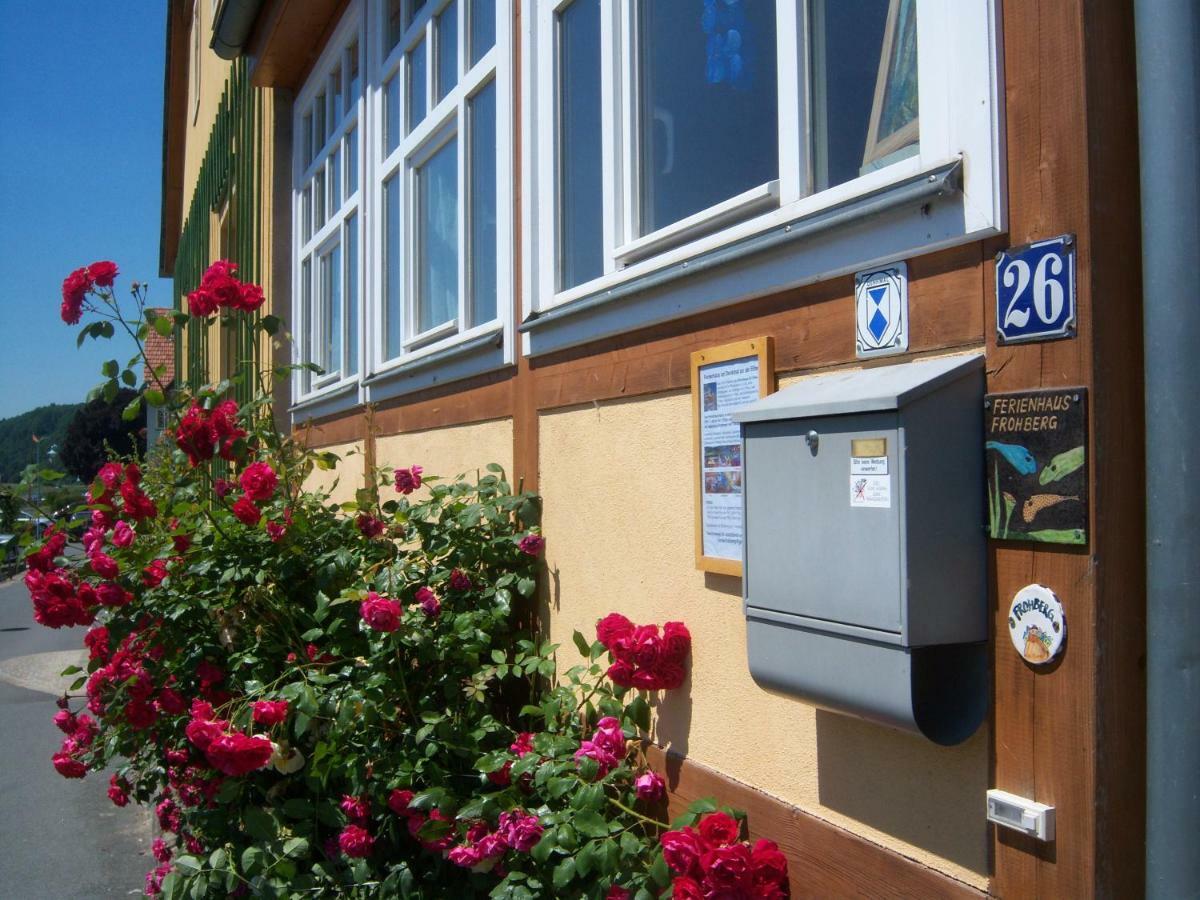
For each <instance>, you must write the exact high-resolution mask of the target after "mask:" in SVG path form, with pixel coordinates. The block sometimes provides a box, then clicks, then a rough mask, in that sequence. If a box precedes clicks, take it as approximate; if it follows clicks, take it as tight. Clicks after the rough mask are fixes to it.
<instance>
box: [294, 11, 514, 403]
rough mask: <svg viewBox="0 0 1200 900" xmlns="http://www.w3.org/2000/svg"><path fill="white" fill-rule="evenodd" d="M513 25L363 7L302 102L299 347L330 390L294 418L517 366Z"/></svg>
mask: <svg viewBox="0 0 1200 900" xmlns="http://www.w3.org/2000/svg"><path fill="white" fill-rule="evenodd" d="M511 18H512V11H511V8H510V7H509V5H508V4H504V3H500V4H498V3H497V2H496V0H357V2H354V3H351V5H350V7H349V8H348V10H347V12H346V14H345V16H344V18H343V20H342V22H341V23H340V24H339V26H338V28H337V29H336V31H335V33H334V36H333V38H332V39H331V41H330V43H329V45H328V46H327V47H326V49H325V51H324V53H323V54H322V57H321V60H320V61H319V62H318V64H317V65H316V67H314V69H313V73H312V75H310V77H309V79H308V81H307V83H306V84H305V86H304V88H303V89H302V90H301V92H300V94H299V97H298V100H297V103H296V107H295V123H296V125H295V128H296V131H295V145H296V173H297V174H296V178H295V179H294V187H293V203H294V209H295V211H296V221H295V228H294V232H295V236H296V237H295V241H296V247H297V249H296V255H295V273H296V276H295V277H296V279H297V289H296V291H295V296H296V307H297V315H296V319H297V331H296V334H297V335H298V337H297V342H296V345H297V353H298V355H299V357H300V359H302V360H303V361H306V362H311V363H315V364H316V365H317V366H319V367H320V368H321V369H322V370H324V374H323V375H318V374H315V373H305V374H303V375H301V376H298V386H297V397H298V398H299V402H300V405H305V404H308V405H311V402H316V401H321V400H322V398H324V397H327V396H332V395H335V394H337V395H342V394H345V393H346V392H348V391H349V392H351V393H354V392H355V391H356V392H357V396H356V400H369V399H372V398H382V397H385V396H389V395H390V394H391V393H398V392H401V391H403V390H417V389H420V388H421V387H423V386H426V384H428V383H434V382H441V381H445V380H452V379H453V378H458V377H467V376H469V375H471V374H477V373H478V372H481V371H486V370H487V369H488V368H495V367H497V366H499V365H503V364H506V363H511V361H512V358H511V353H512V351H511V345H512V342H511V340H510V339H509V337H508V332H509V331H511V312H510V310H511V296H510V295H511V288H510V285H511V271H510V268H509V265H508V263H507V259H508V258H509V257H510V256H511V246H510V241H511V236H510V231H511V228H510V227H509V222H510V221H511V203H512V201H511V187H510V185H511V182H512V179H511V178H510V177H507V172H508V171H509V169H510V168H511V158H512V157H511V148H510V146H509V142H508V141H507V140H506V139H505V137H504V136H505V135H507V134H508V133H509V132H510V130H511V126H510V124H509V119H508V115H509V114H508V103H507V102H506V97H507V92H508V91H509V90H510V88H509V87H508V85H509V84H510V83H511V82H510V78H511V74H510V70H511V63H507V64H506V62H505V61H506V59H507V55H508V53H509V51H508V31H509V26H508V23H509V21H510V20H511ZM372 23H374V26H373V25H372ZM485 338H486V339H487V340H486V341H485V340H484V339H485ZM360 357H361V358H360ZM416 370H422V371H427V373H428V374H427V375H426V376H422V377H423V378H424V379H425V380H422V378H416V377H414V376H413V375H412V373H413V372H414V371H416Z"/></svg>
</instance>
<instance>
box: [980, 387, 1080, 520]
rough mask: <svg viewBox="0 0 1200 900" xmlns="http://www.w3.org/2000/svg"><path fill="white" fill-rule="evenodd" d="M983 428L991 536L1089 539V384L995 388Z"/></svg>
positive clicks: (985, 402)
mask: <svg viewBox="0 0 1200 900" xmlns="http://www.w3.org/2000/svg"><path fill="white" fill-rule="evenodd" d="M984 432H985V434H984V441H985V444H984V448H985V457H986V461H987V493H988V534H989V536H991V537H992V538H994V539H996V540H1001V541H1040V542H1045V543H1051V544H1086V543H1087V526H1088V465H1087V445H1088V440H1087V389H1086V388H1054V389H1050V390H1040V391H1021V392H1019V393H1012V394H989V395H987V397H986V398H985V399H984Z"/></svg>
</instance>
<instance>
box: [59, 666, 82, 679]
mask: <svg viewBox="0 0 1200 900" xmlns="http://www.w3.org/2000/svg"><path fill="white" fill-rule="evenodd" d="M82 671H83V669H81V668H79V666H67V667H66V668H65V669H63V670H62V671H61V672H59V673H58V674H59V675H61V676H63V677H66V676H67V675H74V674H75V673H77V672H82Z"/></svg>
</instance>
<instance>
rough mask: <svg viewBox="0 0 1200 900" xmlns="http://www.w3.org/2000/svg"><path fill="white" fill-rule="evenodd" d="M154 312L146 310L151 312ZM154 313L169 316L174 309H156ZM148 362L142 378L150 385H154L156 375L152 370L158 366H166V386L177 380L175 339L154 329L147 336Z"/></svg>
mask: <svg viewBox="0 0 1200 900" xmlns="http://www.w3.org/2000/svg"><path fill="white" fill-rule="evenodd" d="M151 311H152V310H149V309H148V310H146V312H151ZM153 312H155V313H157V314H158V315H160V316H169V315H171V314H172V313H173V312H174V310H173V309H154V310H153ZM146 360H147V363H148V364H147V365H146V366H144V367H143V369H144V371H143V373H142V378H143V379H144V380H145V382H146V383H147V384H149V385H152V386H153V385H154V375H153V374H152V372H151V370H152V369H154V368H157V367H158V366H166V371H165V373H164V374H163V376H162V383H163V384H164V385H168V384H170V383H171V382H172V381H174V380H175V339H174V338H171V337H163V336H162V335H161V334H159V333H158V332H157V331H155V330H154V329H153V328H151V329H150V333H149V334H148V335H146Z"/></svg>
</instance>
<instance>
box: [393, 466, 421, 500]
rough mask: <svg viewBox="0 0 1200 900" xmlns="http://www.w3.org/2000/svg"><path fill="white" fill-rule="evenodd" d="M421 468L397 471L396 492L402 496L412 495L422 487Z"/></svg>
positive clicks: (415, 467)
mask: <svg viewBox="0 0 1200 900" xmlns="http://www.w3.org/2000/svg"><path fill="white" fill-rule="evenodd" d="M422 471H424V470H423V469H422V468H421V467H420V466H410V467H409V468H407V469H396V471H395V476H396V491H397V493H400V494H411V493H412V492H413V491H415V490H416V489H417V488H419V487H420V486H421V472H422Z"/></svg>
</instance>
